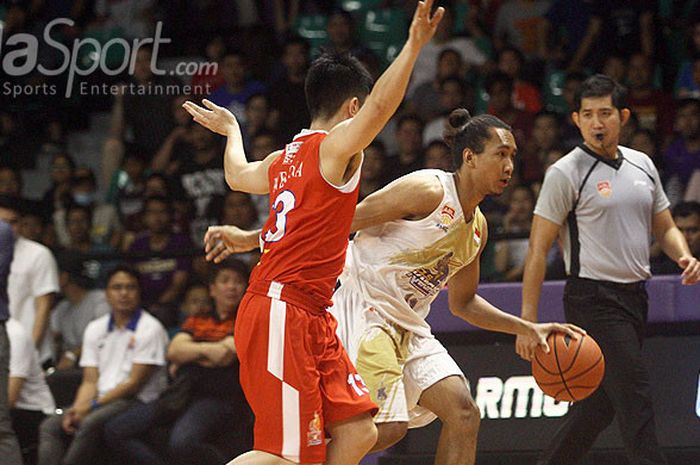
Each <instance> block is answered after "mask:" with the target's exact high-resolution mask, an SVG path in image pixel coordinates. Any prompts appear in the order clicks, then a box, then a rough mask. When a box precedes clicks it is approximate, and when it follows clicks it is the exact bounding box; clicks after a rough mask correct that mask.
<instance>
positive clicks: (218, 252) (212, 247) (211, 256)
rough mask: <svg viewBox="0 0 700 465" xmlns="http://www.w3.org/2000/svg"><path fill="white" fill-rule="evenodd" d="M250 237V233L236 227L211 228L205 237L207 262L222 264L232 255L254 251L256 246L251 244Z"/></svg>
mask: <svg viewBox="0 0 700 465" xmlns="http://www.w3.org/2000/svg"><path fill="white" fill-rule="evenodd" d="M250 237H251V232H250V231H245V230H243V229H240V228H238V227H236V226H210V227H209V228H208V229H207V232H206V234H205V235H204V253H206V259H207V261H209V262H212V261H213V262H214V263H221V262H222V261H224V260H226V259H227V258H228V257H230V256H231V255H232V254H235V253H242V252H248V251H250V250H252V249H254V248H255V246H256V244H255V243H252V242H251V240H250Z"/></svg>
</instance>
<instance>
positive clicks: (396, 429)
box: [374, 421, 408, 450]
mask: <svg viewBox="0 0 700 465" xmlns="http://www.w3.org/2000/svg"><path fill="white" fill-rule="evenodd" d="M407 431H408V422H405V421H396V422H391V423H380V424H379V425H377V433H378V434H377V443H376V445H375V446H374V450H384V449H387V448H389V447H391V446H393V445H394V444H396V443H397V442H399V441H400V440H401V439H403V437H404V436H406V432H407Z"/></svg>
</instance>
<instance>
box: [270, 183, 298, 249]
mask: <svg viewBox="0 0 700 465" xmlns="http://www.w3.org/2000/svg"><path fill="white" fill-rule="evenodd" d="M295 205H296V197H294V193H293V192H292V191H282V192H280V193H279V194H278V195H277V198H276V199H275V201H274V203H273V204H272V211H273V212H274V213H275V225H274V226H273V227H272V228H270V229H268V230H267V231H266V232H265V236H264V237H263V240H264V241H265V242H277V241H279V240H280V239H282V237H283V236H284V234H285V232H287V214H288V213H289V212H290V211H292V209H293V208H294V206H295Z"/></svg>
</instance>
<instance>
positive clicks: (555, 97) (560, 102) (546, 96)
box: [542, 70, 568, 113]
mask: <svg viewBox="0 0 700 465" xmlns="http://www.w3.org/2000/svg"><path fill="white" fill-rule="evenodd" d="M565 81H566V72H565V71H561V70H555V71H550V72H549V73H547V75H546V76H545V78H544V85H543V89H542V96H543V101H544V106H545V108H546V109H547V110H549V111H555V112H557V113H566V112H567V110H568V106H567V105H566V100H564V82H565Z"/></svg>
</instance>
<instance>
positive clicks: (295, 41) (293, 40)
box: [282, 34, 311, 56]
mask: <svg viewBox="0 0 700 465" xmlns="http://www.w3.org/2000/svg"><path fill="white" fill-rule="evenodd" d="M291 45H301V46H302V47H303V48H304V51H305V52H306V55H307V56H308V54H309V52H310V51H311V45H310V44H309V41H308V40H306V39H304V38H303V37H302V36H300V35H297V34H292V35H290V36H288V37H287V39H286V40H285V41H284V44H283V45H282V49H283V51H287V47H289V46H291Z"/></svg>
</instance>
